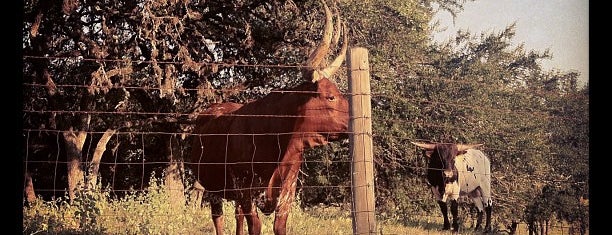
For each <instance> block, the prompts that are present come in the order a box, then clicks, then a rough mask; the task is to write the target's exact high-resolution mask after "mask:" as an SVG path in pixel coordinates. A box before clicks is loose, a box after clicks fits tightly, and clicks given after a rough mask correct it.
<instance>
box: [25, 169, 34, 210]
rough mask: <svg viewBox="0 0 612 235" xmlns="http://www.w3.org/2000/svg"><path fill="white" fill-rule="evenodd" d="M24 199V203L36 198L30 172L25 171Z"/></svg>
mask: <svg viewBox="0 0 612 235" xmlns="http://www.w3.org/2000/svg"><path fill="white" fill-rule="evenodd" d="M25 199H26V203H28V204H30V203H32V202H34V200H36V194H35V193H34V184H33V183H32V177H31V176H30V173H28V172H26V173H25Z"/></svg>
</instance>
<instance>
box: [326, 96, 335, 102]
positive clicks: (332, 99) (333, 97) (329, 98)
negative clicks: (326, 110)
mask: <svg viewBox="0 0 612 235" xmlns="http://www.w3.org/2000/svg"><path fill="white" fill-rule="evenodd" d="M325 98H326V99H327V100H328V101H334V100H336V97H335V96H333V95H330V96H327V97H325Z"/></svg>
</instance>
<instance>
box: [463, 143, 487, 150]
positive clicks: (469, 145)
mask: <svg viewBox="0 0 612 235" xmlns="http://www.w3.org/2000/svg"><path fill="white" fill-rule="evenodd" d="M483 145H484V144H458V145H457V151H465V150H468V149H475V148H478V147H480V146H483Z"/></svg>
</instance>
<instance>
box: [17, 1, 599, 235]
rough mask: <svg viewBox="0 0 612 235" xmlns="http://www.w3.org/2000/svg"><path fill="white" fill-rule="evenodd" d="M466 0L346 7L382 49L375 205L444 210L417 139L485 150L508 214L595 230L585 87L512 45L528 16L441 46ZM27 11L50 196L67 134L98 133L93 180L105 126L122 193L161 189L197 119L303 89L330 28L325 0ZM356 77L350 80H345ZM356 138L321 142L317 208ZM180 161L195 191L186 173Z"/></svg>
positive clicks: (31, 164) (311, 193) (375, 71)
mask: <svg viewBox="0 0 612 235" xmlns="http://www.w3.org/2000/svg"><path fill="white" fill-rule="evenodd" d="M464 2H465V1H462V0H408V1H405V0H401V1H400V0H379V1H350V0H345V1H339V2H337V3H336V4H335V7H336V8H337V9H338V11H339V12H340V13H341V16H342V18H343V19H344V20H345V21H346V22H347V23H348V27H349V29H350V30H351V34H350V43H351V46H362V47H365V48H367V49H368V50H369V55H370V58H369V61H370V66H371V68H370V69H371V71H370V73H371V76H372V81H371V87H372V93H373V95H372V108H373V132H374V136H373V138H374V148H375V149H374V154H375V156H374V158H375V168H376V169H375V170H376V179H375V180H376V181H375V183H376V203H377V211H376V213H377V215H378V216H379V217H380V218H383V219H398V220H400V221H409V219H410V218H411V217H416V216H422V215H437V214H438V209H437V206H436V204H435V202H434V201H433V199H432V198H431V195H430V193H429V190H428V189H427V185H426V183H425V181H424V173H425V170H424V167H426V164H425V159H424V158H423V157H422V156H421V153H420V151H418V150H417V149H416V148H415V147H414V146H412V145H411V144H410V141H414V140H427V141H433V142H456V143H484V144H485V148H484V149H483V150H484V151H485V152H486V153H487V154H488V155H489V157H490V158H491V162H492V167H493V172H494V174H493V183H494V185H493V190H494V198H495V199H494V203H495V204H494V205H495V208H494V221H496V223H498V224H500V226H502V225H506V224H508V223H509V222H510V221H511V220H516V221H522V222H525V223H529V224H531V225H534V226H535V225H541V224H542V223H543V221H553V220H554V219H555V218H556V219H560V220H564V221H567V222H570V223H577V224H579V225H580V226H582V227H588V198H589V194H588V192H589V168H588V167H589V110H588V107H589V88H588V84H587V86H586V87H578V85H577V78H578V76H579V74H577V73H575V72H564V71H545V70H543V69H542V67H541V64H540V63H541V61H542V60H546V59H550V56H551V55H550V54H549V52H548V51H543V52H539V51H528V50H526V49H525V48H524V47H523V46H522V45H518V46H513V45H512V43H511V41H512V39H513V36H514V33H515V26H514V25H509V26H508V27H507V28H505V29H500V30H499V31H497V32H492V33H488V34H480V35H474V34H472V33H471V32H467V31H460V32H457V34H456V37H455V38H454V39H452V40H449V41H447V42H444V43H435V42H433V41H432V39H431V37H430V35H431V33H432V31H433V30H435V28H432V26H431V25H434V24H433V23H432V22H431V21H432V17H433V14H434V12H435V11H436V10H448V11H451V12H452V13H453V14H460V12H461V6H462V4H463V3H464ZM24 7H25V8H24V25H23V55H24V58H23V75H24V77H23V93H24V97H23V110H24V114H23V117H24V118H23V127H24V132H23V146H24V147H23V149H24V151H23V156H24V167H25V170H26V171H27V172H28V173H29V175H30V176H31V177H32V182H33V185H34V188H35V190H36V193H37V194H38V195H41V196H42V197H43V198H44V199H46V200H51V199H52V198H55V197H59V196H63V195H64V191H63V190H64V189H66V188H68V185H67V184H68V181H69V179H68V178H69V174H68V171H69V169H70V164H66V163H70V162H71V161H72V160H74V159H73V158H70V156H71V154H70V148H69V147H68V146H69V144H70V143H74V142H75V141H73V140H72V139H70V138H69V137H70V135H68V134H67V133H69V134H72V133H83V135H82V136H81V137H83V138H82V142H79V143H80V146H81V148H80V151H81V152H80V155H79V158H78V160H79V161H80V162H81V163H82V164H80V167H81V168H82V170H83V171H85V172H87V171H88V169H91V167H90V166H92V165H93V164H92V162H93V161H92V159H93V155H94V152H96V150H97V149H98V146H97V145H98V144H99V143H100V139H101V138H102V137H103V135H104V133H105V132H106V131H107V130H115V131H116V132H115V134H114V135H113V136H112V137H111V138H110V139H109V140H108V143H107V144H105V146H107V147H108V150H107V151H104V152H103V155H102V156H101V163H100V166H99V171H100V175H99V178H100V180H101V185H102V186H103V187H107V186H108V187H110V188H111V189H112V191H111V193H112V194H113V195H114V196H116V197H117V198H121V197H122V196H129V193H127V192H129V190H130V189H136V190H138V189H143V190H144V189H146V188H147V187H148V186H147V184H148V180H147V176H149V175H151V173H152V172H157V173H161V174H164V175H169V174H177V173H175V172H171V169H174V168H171V167H168V165H169V163H174V162H178V163H179V164H180V162H182V160H184V159H188V157H189V156H188V154H187V153H188V152H189V151H188V150H189V145H188V143H189V141H188V140H189V139H188V138H189V133H190V131H191V128H192V125H191V124H190V121H191V120H192V119H193V117H194V114H195V113H197V112H198V111H199V110H201V109H202V108H204V107H206V106H207V105H208V104H210V103H213V102H220V101H236V102H246V101H248V100H252V99H255V98H258V97H261V96H263V95H265V94H267V93H268V92H269V91H270V90H273V89H280V88H285V87H291V86H293V85H295V84H297V83H298V82H299V81H300V78H299V77H300V76H301V74H300V70H299V66H298V65H300V64H301V63H302V62H304V61H305V59H306V56H307V55H308V52H309V49H311V48H314V47H315V45H316V43H317V42H318V40H319V39H320V37H321V28H322V25H321V22H320V19H321V18H322V12H321V11H320V10H319V7H320V3H319V2H318V1H312V0H305V1H300V0H295V1H291V0H289V1H193V0H148V1H147V0H137V1H110V0H99V1H79V0H64V1H40V0H38V1H37V0H28V1H25V4H24ZM274 65H289V66H274ZM569 69H571V68H568V70H569ZM345 77H346V75H345V72H342V73H340V76H338V77H336V78H335V79H336V81H337V82H338V83H339V86H340V87H342V88H343V89H344V90H346V87H347V84H346V78H345ZM75 136H76V137H77V139H78V137H79V135H78V134H75ZM347 147H348V143H346V142H338V143H333V144H332V145H330V146H326V147H323V148H319V149H314V150H312V151H309V152H308V154H307V156H306V162H305V163H304V165H303V166H304V168H303V173H304V174H302V175H301V176H300V183H301V186H302V187H301V188H302V189H301V190H300V192H299V193H300V198H301V203H302V207H311V206H313V205H318V204H325V205H330V204H337V203H340V204H343V203H347V202H350V199H351V191H350V188H349V186H350V177H348V176H349V175H350V163H349V161H350V156H349V155H348V152H349V151H348V148H347ZM143 163H144V164H143ZM170 165H171V164H170ZM178 169H179V173H178V174H177V175H179V176H180V177H182V178H181V180H182V181H183V182H185V183H186V184H189V182H190V173H189V168H188V167H187V168H185V169H183V168H181V167H179V168H178ZM321 186H324V187H321ZM553 206H554V207H553ZM553 212H554V213H553Z"/></svg>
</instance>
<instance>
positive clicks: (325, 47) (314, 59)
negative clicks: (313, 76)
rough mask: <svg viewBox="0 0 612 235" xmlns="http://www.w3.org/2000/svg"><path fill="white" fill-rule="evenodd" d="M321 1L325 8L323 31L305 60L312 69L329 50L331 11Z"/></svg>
mask: <svg viewBox="0 0 612 235" xmlns="http://www.w3.org/2000/svg"><path fill="white" fill-rule="evenodd" d="M321 3H323V8H325V29H324V31H323V40H321V44H320V45H319V46H318V47H317V48H316V49H315V50H314V51H313V52H312V53H311V54H310V56H309V57H308V60H307V61H306V65H307V66H309V67H312V68H313V69H314V68H316V67H318V66H319V64H321V61H323V59H324V58H325V55H326V54H327V52H329V47H330V44H331V39H332V33H333V32H332V31H333V23H332V13H331V11H330V10H329V7H327V4H326V3H325V1H324V0H321Z"/></svg>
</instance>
